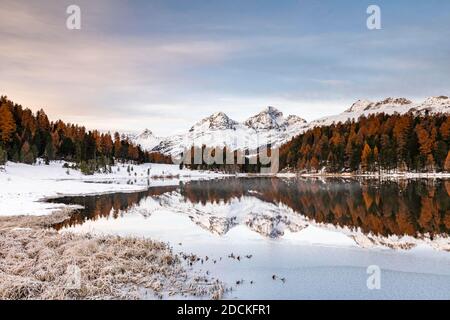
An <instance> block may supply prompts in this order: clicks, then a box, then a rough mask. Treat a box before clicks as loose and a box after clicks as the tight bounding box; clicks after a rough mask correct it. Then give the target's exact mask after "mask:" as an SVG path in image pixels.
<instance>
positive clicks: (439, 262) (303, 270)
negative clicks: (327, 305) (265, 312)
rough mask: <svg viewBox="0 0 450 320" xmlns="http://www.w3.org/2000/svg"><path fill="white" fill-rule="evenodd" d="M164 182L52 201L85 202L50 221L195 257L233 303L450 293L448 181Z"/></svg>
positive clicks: (438, 296) (65, 228)
mask: <svg viewBox="0 0 450 320" xmlns="http://www.w3.org/2000/svg"><path fill="white" fill-rule="evenodd" d="M164 184H165V185H164V186H158V185H155V186H150V187H149V189H148V190H147V191H144V192H135V193H116V194H107V195H98V196H86V197H77V196H75V197H64V198H59V199H54V200H51V201H52V202H57V203H64V204H72V205H73V204H76V205H81V206H83V209H79V210H77V212H76V213H75V214H74V215H73V216H72V217H71V218H70V219H68V220H66V221H64V222H62V223H60V224H57V225H55V226H54V227H55V228H56V229H58V230H62V231H74V232H93V233H103V234H118V235H131V236H138V237H148V238H152V239H155V240H161V241H165V242H168V243H170V245H171V246H172V247H173V248H174V251H176V252H180V253H195V254H197V255H199V256H201V257H202V259H203V263H202V264H196V265H194V266H193V269H194V271H199V272H200V271H208V272H209V273H210V274H211V275H212V276H216V277H218V278H220V279H222V280H223V281H225V282H226V283H227V285H229V286H230V287H232V288H233V290H232V291H230V292H228V293H227V295H226V298H230V299H233V298H237V299H241V298H249V299H350V298H362V299H405V298H409V299H420V298H436V299H449V298H450V253H449V252H448V251H445V250H442V249H446V248H449V243H450V240H449V235H450V197H449V195H450V181H448V180H431V179H430V180H429V179H418V180H399V181H392V180H375V179H340V178H334V179H311V178H309V179H306V178H305V179H303V178H292V179H282V178H257V177H251V178H250V177H249V178H234V177H232V178H221V179H212V180H199V181H188V182H178V181H176V180H174V181H172V182H170V183H167V182H165V183H164ZM390 248H396V249H390ZM406 249H408V250H406ZM436 249H441V250H436ZM206 257H208V258H206ZM237 257H239V259H238V258H237ZM372 265H375V266H378V267H379V268H380V269H381V287H380V289H379V290H370V289H368V287H367V278H368V277H369V275H368V273H367V268H368V267H369V266H372ZM274 276H275V277H274ZM274 278H275V279H274Z"/></svg>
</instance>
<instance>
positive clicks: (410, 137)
mask: <svg viewBox="0 0 450 320" xmlns="http://www.w3.org/2000/svg"><path fill="white" fill-rule="evenodd" d="M449 146H450V119H449V117H448V115H445V114H438V115H430V114H425V115H415V114H413V113H407V114H403V115H399V114H394V115H386V114H384V113H381V114H376V115H370V116H368V117H364V116H363V117H360V118H359V119H358V121H347V122H345V123H337V124H332V125H329V126H323V127H315V128H313V129H310V130H308V131H306V132H304V133H303V134H301V135H299V136H297V137H295V138H293V139H292V140H291V141H289V142H288V143H286V144H284V145H283V146H282V147H281V148H280V167H281V168H282V169H291V170H299V171H317V170H319V169H321V168H325V169H326V171H328V172H342V171H349V172H357V171H358V172H375V171H391V170H408V171H414V172H432V171H450V152H449Z"/></svg>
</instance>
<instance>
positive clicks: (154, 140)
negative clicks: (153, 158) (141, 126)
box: [129, 129, 161, 150]
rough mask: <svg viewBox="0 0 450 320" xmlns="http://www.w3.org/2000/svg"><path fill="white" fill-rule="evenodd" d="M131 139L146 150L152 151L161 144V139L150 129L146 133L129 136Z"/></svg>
mask: <svg viewBox="0 0 450 320" xmlns="http://www.w3.org/2000/svg"><path fill="white" fill-rule="evenodd" d="M129 138H130V139H131V140H132V141H133V142H134V143H135V144H138V145H140V146H141V147H142V148H143V149H144V150H152V149H154V148H155V147H156V146H157V145H159V144H160V142H161V138H160V137H157V136H155V135H154V134H153V132H152V131H150V130H149V129H145V130H144V132H142V133H141V134H139V135H137V136H134V137H132V136H129Z"/></svg>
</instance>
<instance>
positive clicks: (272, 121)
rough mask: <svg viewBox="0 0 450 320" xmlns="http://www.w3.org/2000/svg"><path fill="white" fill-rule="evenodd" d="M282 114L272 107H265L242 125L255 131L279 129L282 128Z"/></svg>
mask: <svg viewBox="0 0 450 320" xmlns="http://www.w3.org/2000/svg"><path fill="white" fill-rule="evenodd" d="M283 122H284V119H283V113H282V112H281V111H279V110H278V109H276V108H274V107H271V106H269V107H266V108H265V109H264V110H263V111H261V112H260V113H258V114H256V115H254V116H252V117H250V118H248V119H247V120H246V121H245V122H244V125H245V126H247V127H249V128H252V129H255V130H257V131H258V130H271V129H280V127H282V126H283Z"/></svg>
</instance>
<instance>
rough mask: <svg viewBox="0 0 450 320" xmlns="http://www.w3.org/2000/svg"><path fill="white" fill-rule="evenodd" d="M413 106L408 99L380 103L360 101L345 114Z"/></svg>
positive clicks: (388, 99) (387, 99) (387, 100)
mask: <svg viewBox="0 0 450 320" xmlns="http://www.w3.org/2000/svg"><path fill="white" fill-rule="evenodd" d="M410 104H412V101H410V100H408V99H406V98H391V97H389V98H386V99H384V100H381V101H378V102H371V101H369V100H358V101H356V102H355V103H354V104H353V105H352V106H351V107H350V108H349V109H347V110H345V112H347V113H350V112H363V111H370V110H379V109H383V108H392V107H398V106H406V105H410Z"/></svg>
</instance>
